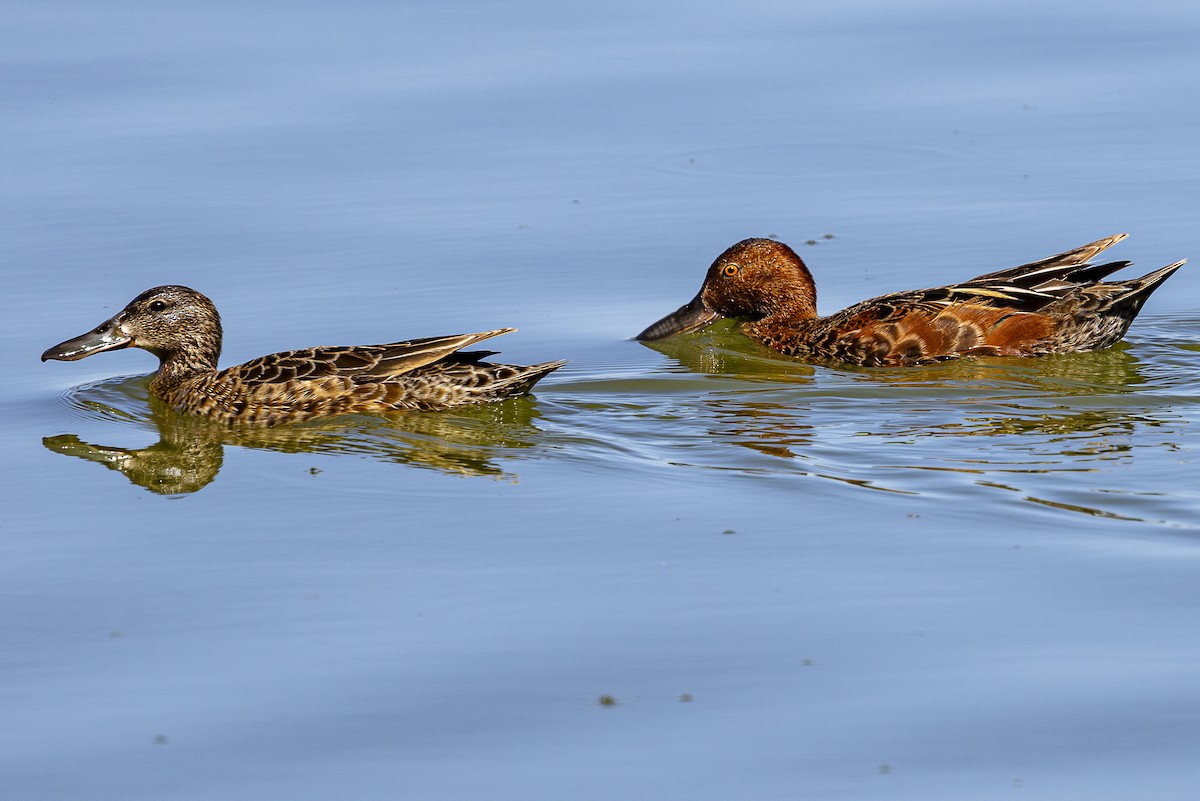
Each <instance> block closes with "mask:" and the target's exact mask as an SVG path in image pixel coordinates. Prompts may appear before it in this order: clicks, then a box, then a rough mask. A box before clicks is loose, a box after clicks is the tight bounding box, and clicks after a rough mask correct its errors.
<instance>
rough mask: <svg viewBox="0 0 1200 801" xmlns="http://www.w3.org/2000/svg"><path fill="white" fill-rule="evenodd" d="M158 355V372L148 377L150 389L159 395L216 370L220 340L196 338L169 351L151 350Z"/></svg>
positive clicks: (219, 354)
mask: <svg viewBox="0 0 1200 801" xmlns="http://www.w3.org/2000/svg"><path fill="white" fill-rule="evenodd" d="M152 352H153V353H154V355H155V356H157V357H158V360H159V365H158V372H156V373H155V374H154V377H153V378H151V379H150V391H151V392H153V393H155V394H156V395H159V396H160V397H161V396H162V394H163V393H164V392H165V391H166V390H168V389H171V388H174V387H177V386H179V385H180V384H182V383H183V382H185V381H187V380H189V379H192V378H195V377H197V376H202V375H211V374H213V373H216V371H217V360H218V359H219V358H220V356H221V340H220V338H217V339H215V340H205V339H197V340H195V341H188V342H184V343H183V344H182V345H181V346H180V347H178V348H175V349H172V350H169V351H161V352H160V351H152Z"/></svg>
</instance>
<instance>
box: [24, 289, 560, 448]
mask: <svg viewBox="0 0 1200 801" xmlns="http://www.w3.org/2000/svg"><path fill="white" fill-rule="evenodd" d="M515 330H516V329H514V328H500V329H497V330H495V331H483V332H481V333H478V334H458V335H454V336H445V337H428V338H425V339H413V340H410V341H408V342H393V343H391V344H387V345H358V346H350V347H322V348H307V349H305V350H293V351H287V352H284V353H273V354H271V355H269V356H261V357H259V358H257V359H252V360H251V361H248V362H246V363H245V364H239V365H237V366H235V367H227V368H226V369H224V370H221V371H220V372H218V371H217V359H218V358H219V357H220V355H221V318H220V317H219V316H218V315H217V309H216V307H215V306H214V305H213V303H212V301H211V300H209V299H208V298H207V297H205V296H204V295H202V294H200V293H199V292H197V291H196V290H194V289H189V288H187V287H185V286H160V287H155V288H154V289H148V290H146V291H145V292H143V293H142V294H140V295H138V296H137V297H136V298H134V299H133V300H132V301H130V302H129V305H128V306H126V307H125V308H124V309H122V310H121V311H120V312H118V313H117V315H116V316H115V317H113V318H112V319H110V320H106V321H104V322H103V323H101V324H100V325H99V326H97V327H96V328H95V329H93V330H92V331H89V332H88V333H86V334H84V335H82V336H78V337H76V338H74V339H70V340H67V341H66V342H63V343H61V344H58V345H55V346H54V347H52V348H50V349H49V350H47V351H46V352H45V353H43V354H42V361H46V360H47V359H59V360H62V361H74V360H75V359H82V358H84V357H87V356H91V355H92V354H93V353H99V352H100V351H105V350H116V349H118V348H127V347H135V348H142V349H143V350H148V351H150V352H151V353H153V354H154V355H155V356H157V357H158V359H159V362H160V364H159V367H158V372H156V373H155V374H154V376H153V377H152V378H151V379H150V385H149V389H150V393H151V394H152V395H154V396H155V397H157V398H159V399H161V400H162V401H163V402H165V403H166V404H167V405H168V406H171V407H172V408H174V409H176V410H178V411H187V412H195V413H197V414H201V415H204V416H206V417H209V418H212V419H215V420H219V421H221V422H225V423H247V424H252V425H271V424H274V423H290V422H296V421H300V420H308V419H311V418H315V417H327V416H330V415H337V414H352V413H376V412H390V411H397V410H401V409H427V410H431V409H450V408H454V407H456V406H463V405H466V404H473V403H488V402H491V401H497V400H501V399H503V398H507V397H509V396H511V395H520V394H524V393H527V392H529V391H530V389H531V388H532V387H533V385H534V384H536V383H537V382H538V380H539V379H541V378H542V377H544V376H545V375H546V374H548V373H550V372H552V371H554V370H557V369H558V368H559V367H562V366H563V365H564V364H565V363H566V362H562V361H556V362H544V363H542V364H535V365H532V366H530V367H521V366H517V365H510V364H492V363H489V362H485V361H482V360H483V358H484V357H486V356H491V355H492V354H493V353H495V351H468V352H463V351H462V350H461V349H462V348H465V347H467V346H469V345H473V344H475V343H476V342H480V341H481V340H484V339H489V338H491V337H494V336H499V335H500V334H507V333H509V332H510V331H515Z"/></svg>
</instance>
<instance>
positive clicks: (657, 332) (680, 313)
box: [634, 292, 721, 342]
mask: <svg viewBox="0 0 1200 801" xmlns="http://www.w3.org/2000/svg"><path fill="white" fill-rule="evenodd" d="M702 294H703V292H702V293H701V294H699V295H696V297H694V298H692V302H691V303H689V304H687V305H686V306H681V307H680V308H679V309H677V310H676V311H673V312H671V313H670V314H668V315H667V316H666V317H664V318H662V319H661V320H659V321H658V322H657V323H654V324H653V325H651V326H650V327H649V328H647V329H646V330H645V331H643V332H642V333H640V334H638V335H637V336H636V337H634V339H637V340H638V341H640V342H653V341H655V340H657V339H666V338H667V337H673V336H675V335H676V334H686V333H687V332H689V331H695V330H696V329H698V328H703V327H704V326H706V325H708V324H709V323H713V322H716V321H717V320H720V319H721V315H720V314H718V313H717V312H715V311H713V310H712V309H710V308H708V306H706V305H704V301H703V300H701V295H702Z"/></svg>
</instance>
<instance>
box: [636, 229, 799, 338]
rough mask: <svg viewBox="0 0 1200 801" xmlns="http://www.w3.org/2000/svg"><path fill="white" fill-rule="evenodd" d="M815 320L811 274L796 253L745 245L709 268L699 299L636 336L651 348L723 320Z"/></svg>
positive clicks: (757, 242) (770, 243)
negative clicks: (730, 318)
mask: <svg viewBox="0 0 1200 801" xmlns="http://www.w3.org/2000/svg"><path fill="white" fill-rule="evenodd" d="M816 316H817V293H816V288H815V287H814V286H813V280H812V274H811V273H809V271H808V268H807V267H806V266H805V265H804V262H803V261H801V259H800V257H799V256H797V255H796V252H795V251H794V250H792V249H791V248H790V247H788V246H787V245H785V244H783V243H782V242H776V241H775V240H773V239H743V240H742V241H741V242H738V243H737V244H736V245H734V246H733V247H731V248H729V249H728V250H726V251H725V252H724V253H722V254H721V255H720V256H718V257H717V260H716V261H714V262H713V263H712V266H711V267H709V268H708V274H707V275H706V276H705V277H704V285H703V286H701V287H700V292H699V294H697V295H696V297H694V298H692V301H691V302H690V303H688V304H687V305H686V306H682V307H680V308H679V309H678V310H676V311H674V312H671V313H670V314H668V315H667V316H666V317H664V318H662V319H661V320H659V321H658V322H656V323H654V324H653V325H651V326H649V327H648V328H647V329H646V330H645V331H643V332H642V333H640V334H638V335H637V337H635V338H636V339H638V340H640V341H642V342H652V341H654V340H657V339H666V338H667V337H671V336H675V335H676V334H686V333H687V332H689V331H695V330H696V329H698V328H703V327H704V326H706V325H708V324H710V323H713V322H715V321H717V320H719V319H721V318H722V317H732V318H736V319H740V320H751V321H754V320H763V319H765V318H768V317H770V318H778V319H781V320H805V319H812V318H815V317H816Z"/></svg>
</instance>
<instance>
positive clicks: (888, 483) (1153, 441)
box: [649, 329, 1178, 516]
mask: <svg viewBox="0 0 1200 801" xmlns="http://www.w3.org/2000/svg"><path fill="white" fill-rule="evenodd" d="M737 339H738V338H737V337H736V335H734V334H730V333H722V332H716V333H713V332H712V331H711V329H710V330H709V331H706V332H704V334H702V335H700V336H696V337H678V338H676V339H675V340H674V341H672V340H664V341H662V342H655V343H649V344H650V345H651V346H653V347H654V348H655V349H656V350H659V351H660V352H662V353H664V354H665V355H667V356H669V357H671V358H672V359H673V360H675V361H676V362H678V363H679V365H680V366H682V367H684V368H686V369H687V370H688V371H691V372H695V373H707V374H719V375H722V376H724V377H725V378H728V379H733V382H724V383H722V384H720V386H719V388H717V389H712V388H709V389H707V390H705V391H704V393H703V395H702V397H700V398H699V399H698V401H697V405H698V406H699V407H700V408H703V409H704V411H705V414H704V416H703V418H699V417H697V418H696V419H703V427H704V436H705V438H707V440H708V441H709V442H711V443H714V444H725V445H735V446H738V447H739V448H743V449H746V451H745V452H746V454H747V455H746V456H745V458H743V459H740V460H736V462H737V465H738V467H739V468H740V469H742V470H743V471H744V472H747V473H754V474H760V473H761V474H769V475H773V474H784V473H792V474H802V475H808V476H813V477H816V478H823V479H831V480H836V481H838V482H843V483H849V484H854V485H856V486H860V487H863V488H867V489H874V490H884V491H889V492H900V493H909V494H924V493H926V492H931V491H933V492H949V491H957V490H949V489H946V488H945V487H946V486H950V487H953V486H955V484H954V483H953V481H952V480H951V479H950V478H949V476H950V475H951V474H959V475H960V476H961V477H963V478H966V479H967V480H968V481H970V482H971V483H973V484H977V485H978V486H980V487H989V488H995V487H998V486H999V485H998V484H996V483H995V482H994V481H990V480H988V479H987V478H986V477H988V476H999V475H1004V476H1007V477H1008V482H1010V484H1011V482H1012V481H1016V482H1017V483H1018V484H1023V483H1027V482H1026V481H1023V480H1020V479H1017V478H1016V476H1017V475H1022V474H1024V475H1027V476H1029V477H1030V478H1029V481H1030V482H1032V483H1031V484H1030V486H1031V487H1034V486H1036V487H1039V488H1040V491H1043V492H1044V491H1046V489H1045V488H1046V483H1045V481H1044V480H1041V479H1034V478H1032V476H1033V475H1034V474H1045V473H1055V474H1059V476H1060V478H1056V479H1054V481H1053V482H1052V484H1053V485H1055V486H1057V485H1058V484H1059V483H1063V479H1062V478H1061V477H1062V476H1065V475H1067V474H1070V475H1072V476H1074V475H1075V474H1079V475H1082V474H1085V473H1086V474H1090V475H1093V476H1098V475H1099V473H1098V472H1097V471H1100V470H1102V469H1103V468H1102V467H1101V463H1104V462H1108V463H1111V462H1114V461H1122V460H1126V459H1130V458H1133V456H1134V454H1135V452H1136V451H1137V450H1138V449H1139V448H1140V447H1149V448H1161V447H1162V440H1163V437H1147V436H1146V432H1147V431H1154V430H1158V431H1162V432H1163V435H1164V437H1166V438H1168V439H1169V438H1170V436H1171V434H1170V433H1169V432H1170V431H1171V430H1172V428H1174V427H1177V426H1178V415H1177V413H1176V412H1174V411H1173V410H1172V407H1171V400H1170V398H1169V397H1164V396H1162V395H1160V394H1158V393H1153V392H1147V391H1146V390H1147V389H1148V388H1153V387H1154V386H1155V385H1156V383H1158V384H1161V380H1160V379H1158V378H1157V372H1158V366H1157V365H1156V364H1155V363H1154V362H1143V361H1139V359H1137V358H1135V357H1134V356H1133V355H1131V353H1132V351H1131V349H1130V348H1129V347H1128V346H1126V345H1120V346H1118V347H1114V348H1110V349H1107V350H1103V351H1093V352H1090V353H1080V354H1068V355H1060V356H1047V357H1041V358H1036V359H1004V358H990V359H972V360H965V359H964V360H957V361H953V362H946V363H940V364H931V365H925V366H920V367H909V368H904V369H881V368H866V367H845V366H837V367H820V366H819V367H812V366H810V365H806V364H798V363H795V362H792V361H791V360H788V359H786V358H781V357H779V356H777V355H774V354H770V353H765V352H763V350H762V349H759V348H758V346H757V345H755V344H754V343H746V342H739V341H737ZM689 340H690V342H689ZM948 443H953V444H948ZM750 452H752V453H753V454H754V455H753V456H750V455H749V454H750ZM719 453H720V451H719V449H717V450H714V449H703V450H701V449H693V450H692V451H691V452H690V455H691V456H692V458H695V456H697V455H699V454H705V455H709V454H719ZM772 462H775V463H776V464H775V465H774V466H772V464H771V463H772ZM706 466H712V467H721V468H723V469H729V468H730V466H731V464H730V459H729V458H728V457H727V456H723V457H721V458H720V461H719V462H716V461H714V462H712V463H710V464H708V465H706ZM929 471H934V473H937V474H940V475H942V476H945V477H946V478H944V479H941V480H939V479H934V478H931V476H932V475H933V473H931V472H929ZM943 481H946V482H950V483H949V484H946V485H943V483H942V482H943ZM1092 482H1100V483H1103V480H1102V479H1099V478H1098V477H1097V478H1093V479H1088V480H1087V484H1086V486H1088V487H1091V486H1092ZM1066 483H1069V481H1067V482H1066ZM1097 486H1098V485H1097ZM1005 488H1006V489H1010V488H1011V487H1010V486H1009V485H1006V486H1005ZM1102 490H1103V487H1100V488H1099V489H1095V491H1096V492H1101V491H1102ZM1064 492H1065V490H1064ZM1104 497H1106V498H1108V499H1111V495H1110V494H1108V493H1107V491H1105V495H1104ZM1028 499H1029V500H1030V501H1031V502H1033V501H1037V502H1038V503H1042V504H1043V505H1049V504H1058V506H1056V508H1063V509H1067V508H1068V506H1069V507H1070V510H1071V511H1077V512H1081V513H1087V514H1093V515H1102V516H1103V515H1108V514H1110V512H1108V511H1106V510H1103V509H1100V508H1098V507H1091V506H1087V505H1085V504H1080V503H1077V502H1076V501H1075V500H1074V499H1072V500H1071V501H1060V500H1057V499H1054V498H1053V497H1051V498H1048V499H1047V498H1035V497H1034V496H1033V495H1032V494H1029V498H1028Z"/></svg>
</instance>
